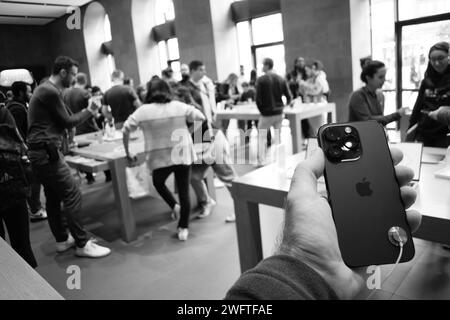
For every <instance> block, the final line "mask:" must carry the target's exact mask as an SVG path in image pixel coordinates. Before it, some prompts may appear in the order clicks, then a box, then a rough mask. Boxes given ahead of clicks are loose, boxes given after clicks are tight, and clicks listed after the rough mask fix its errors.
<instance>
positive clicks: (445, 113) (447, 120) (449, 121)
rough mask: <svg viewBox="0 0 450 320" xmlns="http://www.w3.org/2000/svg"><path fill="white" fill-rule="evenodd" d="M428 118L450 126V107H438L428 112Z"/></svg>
mask: <svg viewBox="0 0 450 320" xmlns="http://www.w3.org/2000/svg"><path fill="white" fill-rule="evenodd" d="M429 116H430V118H432V119H434V120H436V121H439V122H441V123H443V124H445V125H447V126H450V107H440V108H439V109H438V110H436V111H433V112H431V113H430V114H429Z"/></svg>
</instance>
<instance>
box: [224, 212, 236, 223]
mask: <svg viewBox="0 0 450 320" xmlns="http://www.w3.org/2000/svg"><path fill="white" fill-rule="evenodd" d="M225 222H227V223H231V222H236V216H235V215H234V213H233V214H230V215H229V216H228V217H226V218H225Z"/></svg>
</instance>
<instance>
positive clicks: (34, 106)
mask: <svg viewBox="0 0 450 320" xmlns="http://www.w3.org/2000/svg"><path fill="white" fill-rule="evenodd" d="M77 73H78V63H77V62H76V61H74V60H73V59H71V58H69V57H63V56H61V57H58V58H57V59H56V61H55V63H54V65H53V72H52V75H51V76H50V78H49V80H48V81H46V82H45V83H43V84H41V85H40V86H39V87H37V88H36V90H35V92H34V94H33V97H32V98H31V101H30V110H29V114H28V120H29V131H28V144H29V149H30V151H29V157H30V160H31V163H32V167H33V171H34V172H36V174H37V175H38V179H39V180H40V182H41V183H42V185H43V186H44V191H45V195H46V198H47V213H48V221H49V225H50V229H51V231H52V233H53V236H54V237H55V239H56V242H57V244H56V250H57V251H58V252H64V251H67V250H69V249H70V248H72V247H74V246H76V255H77V256H81V257H89V258H100V257H104V256H106V255H108V254H109V253H110V252H111V250H110V249H108V248H105V247H102V246H99V245H97V244H96V243H94V242H92V240H89V237H88V234H87V232H86V230H85V229H84V228H83V226H82V223H81V221H80V219H79V214H80V211H81V191H80V189H79V188H78V186H77V183H76V181H75V179H74V178H73V176H72V174H71V171H70V169H69V166H68V165H67V163H66V161H65V160H64V156H63V155H62V148H63V140H64V136H65V135H66V134H67V130H69V129H72V128H73V127H76V126H78V125H79V124H81V123H83V122H84V121H86V120H89V119H91V118H92V117H93V116H94V115H95V114H96V113H97V112H98V108H99V106H98V105H97V104H95V103H94V102H92V103H90V105H89V106H88V107H87V108H86V109H83V110H82V111H80V112H78V113H75V114H72V115H71V114H70V112H69V111H68V107H67V106H66V105H65V104H64V100H63V97H62V91H63V89H66V88H69V87H70V85H71V83H72V82H73V80H74V79H75V77H76V75H77ZM61 202H62V203H63V207H64V211H65V214H64V216H65V218H66V222H67V227H68V229H69V231H70V233H69V232H68V231H67V229H66V225H65V224H64V223H63V219H62V215H63V213H62V211H61V208H62V206H61Z"/></svg>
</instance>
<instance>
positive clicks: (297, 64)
mask: <svg viewBox="0 0 450 320" xmlns="http://www.w3.org/2000/svg"><path fill="white" fill-rule="evenodd" d="M306 79H307V75H306V62H305V58H303V57H298V58H297V59H295V61H294V68H293V70H292V71H291V72H289V73H288V74H287V75H286V80H287V81H288V84H289V89H290V90H291V94H292V96H293V98H294V99H295V98H297V97H298V96H301V97H302V98H303V96H302V94H301V92H300V90H299V89H300V82H301V81H306Z"/></svg>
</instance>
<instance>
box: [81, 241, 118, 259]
mask: <svg viewBox="0 0 450 320" xmlns="http://www.w3.org/2000/svg"><path fill="white" fill-rule="evenodd" d="M110 253H111V249H109V248H106V247H102V246H99V245H98V244H95V243H94V242H92V240H89V241H88V242H86V245H85V246H84V247H83V248H77V250H76V253H75V254H76V255H77V256H78V257H84V258H102V257H106V256H107V255H109V254H110Z"/></svg>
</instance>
